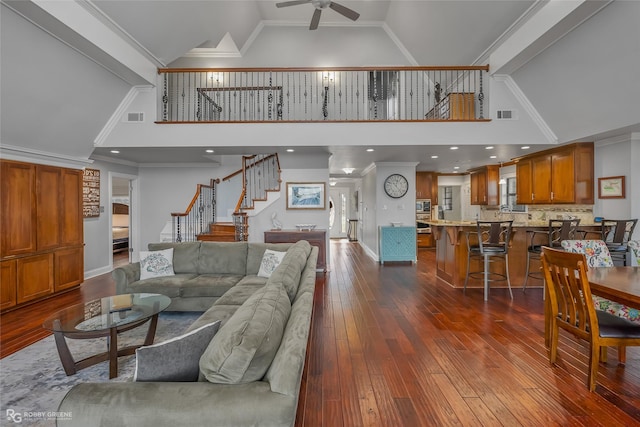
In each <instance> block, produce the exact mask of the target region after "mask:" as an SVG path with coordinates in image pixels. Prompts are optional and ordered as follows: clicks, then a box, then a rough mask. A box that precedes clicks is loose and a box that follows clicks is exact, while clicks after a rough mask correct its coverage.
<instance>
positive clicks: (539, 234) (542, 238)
mask: <svg viewBox="0 0 640 427" xmlns="http://www.w3.org/2000/svg"><path fill="white" fill-rule="evenodd" d="M579 224H580V220H579V219H550V220H549V228H548V229H547V230H530V231H527V268H526V270H525V273H524V283H523V285H522V291H523V292H524V291H525V290H526V289H527V281H528V280H529V277H532V278H534V279H542V275H541V273H539V272H532V271H531V260H532V259H533V260H538V261H539V260H540V254H541V253H542V247H543V246H547V247H550V248H556V249H557V248H560V247H561V243H562V241H563V240H572V239H575V238H576V237H575V236H576V232H577V229H578V225H579Z"/></svg>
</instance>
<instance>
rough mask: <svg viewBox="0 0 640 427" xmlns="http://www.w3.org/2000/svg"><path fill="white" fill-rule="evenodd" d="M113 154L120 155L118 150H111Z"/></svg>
mask: <svg viewBox="0 0 640 427" xmlns="http://www.w3.org/2000/svg"><path fill="white" fill-rule="evenodd" d="M111 152H112V153H113V154H120V150H111Z"/></svg>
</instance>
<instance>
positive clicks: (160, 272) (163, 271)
mask: <svg viewBox="0 0 640 427" xmlns="http://www.w3.org/2000/svg"><path fill="white" fill-rule="evenodd" d="M174 275H175V273H174V272H173V248H171V249H164V250H162V251H140V280H144V279H150V278H153V277H164V276H174Z"/></svg>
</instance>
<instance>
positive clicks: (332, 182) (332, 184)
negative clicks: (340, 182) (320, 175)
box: [329, 181, 337, 187]
mask: <svg viewBox="0 0 640 427" xmlns="http://www.w3.org/2000/svg"><path fill="white" fill-rule="evenodd" d="M336 184H337V182H335V181H331V182H330V183H329V185H330V186H332V187H335V186H336Z"/></svg>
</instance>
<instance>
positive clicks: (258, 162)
mask: <svg viewBox="0 0 640 427" xmlns="http://www.w3.org/2000/svg"><path fill="white" fill-rule="evenodd" d="M255 157H256V156H255V155H253V156H243V158H244V159H246V160H249V159H253V158H255ZM272 157H276V161H277V162H278V169H280V160H279V159H278V158H277V155H276V154H269V155H268V156H267V157H265V158H264V159H260V160H258V161H257V162H255V163H252V164H251V167H254V166H258V165H259V164H260V163H262V162H264V161H265V160H268V159H271V158H272ZM242 171H243V169H238V170H237V171H235V172H233V173H230V174H229V175H227V176H225V177H224V178H222V180H223V181H229V180H230V179H231V178H233V177H234V176H236V175H239V174H241V173H242Z"/></svg>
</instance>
